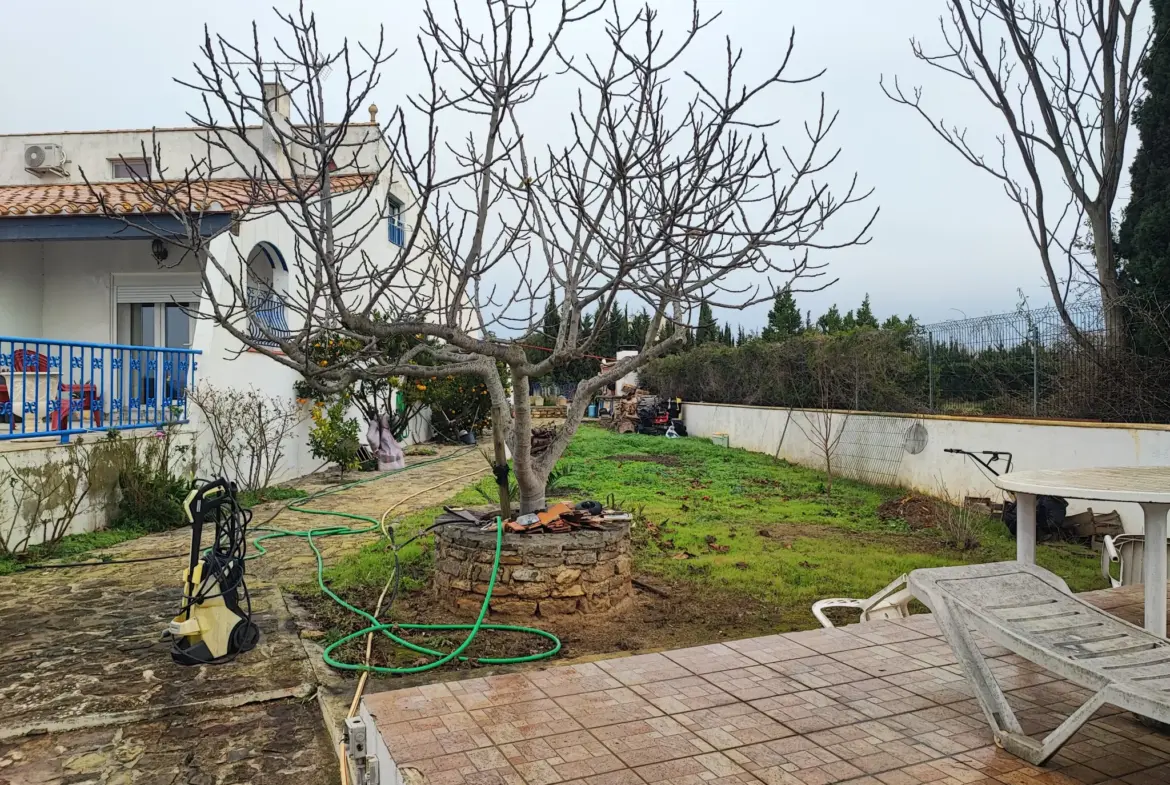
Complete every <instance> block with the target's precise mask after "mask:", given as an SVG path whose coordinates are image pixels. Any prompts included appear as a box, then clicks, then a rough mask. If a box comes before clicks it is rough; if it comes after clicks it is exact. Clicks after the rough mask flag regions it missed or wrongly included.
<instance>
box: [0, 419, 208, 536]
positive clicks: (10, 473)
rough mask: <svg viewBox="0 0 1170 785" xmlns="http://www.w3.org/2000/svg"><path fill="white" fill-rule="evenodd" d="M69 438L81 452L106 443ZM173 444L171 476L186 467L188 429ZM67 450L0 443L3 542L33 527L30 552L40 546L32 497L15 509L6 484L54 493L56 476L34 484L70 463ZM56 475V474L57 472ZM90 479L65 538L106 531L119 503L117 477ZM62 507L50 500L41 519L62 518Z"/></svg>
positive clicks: (136, 434) (47, 444)
mask: <svg viewBox="0 0 1170 785" xmlns="http://www.w3.org/2000/svg"><path fill="white" fill-rule="evenodd" d="M73 438H74V440H77V439H78V438H81V443H80V448H81V449H88V448H87V447H86V446H85V445H86V444H89V445H92V444H93V443H94V442H96V441H97V440H99V439H103V438H105V434H103V433H94V434H87V435H86V436H84V437H77V436H74V437H73ZM121 438H123V439H128V440H130V439H153V438H154V433H153V432H152V431H123V432H122V433H121ZM171 444H172V449H173V452H172V456H173V458H174V461H175V464H174V466H173V468H174V470H175V471H179V472H182V471H185V470H186V467H185V466H183V465H182V461H183V460H184V457H185V456H184V453H183V452H181V451H180V449H179V448H182V449H183V450H185V451H186V455H189V454H190V450H192V449H194V444H195V434H194V433H193V431H191V430H190V429H189V428H183V429H182V430H180V431H179V432H178V433H177V434H176V435H175V436H174V437H173V441H172V443H171ZM69 449H70V448H69V447H67V446H65V445H63V444H61V443H60V441H59V440H57V439H48V438H46V439H29V440H13V441H5V442H0V537H7V536H8V535H9V533H10V529H12V528H18V529H23V528H25V527H31V531H32V537H31V538H30V539H29V541H28V544H29V545H30V546H32V545H39V544H40V543H41V542H42V541H43V536H42V535H43V529H42V527H41V526H39V525H37V524H38V522H37V521H36V520H33V519H32V518H31V517H30V515H29V512H30V510H32V509H34V507H33V506H32V497H31V496H26V497H23V501H24V502H25V505H27V506H26V507H25V508H23V509H17V508H16V506H15V500H16V499H18V498H21V497H20V495H19V494H16V495H15V496H14V494H13V493H12V491H11V489H10V487H9V482H10V481H11V480H12V479H13V478H14V477H15V476H16V475H21V476H23V477H24V478H25V480H24V481H25V482H28V483H29V484H30V485H32V486H33V487H37V488H41V489H42V490H43V489H46V488H53V487H56V486H57V485H58V484H59V482H60V480H59V479H55V478H57V477H59V474H56V473H54V474H49V475H43V476H44V477H45V479H44V480H38V479H37V477H38V476H41V475H42V473H43V472H45V471H46V467H48V466H52V465H54V464H56V465H57V466H58V467H60V465H61V464H63V463H65V462H66V461H67V460H68V451H69ZM55 471H57V472H59V471H60V469H59V468H58V469H57V470H55ZM93 479H94V486H93V487H92V488H91V489H90V492H89V494H88V495H87V497H86V500H85V502H84V503H83V504H82V506H81V507H80V508H79V509H78V513H77V516H76V517H75V518H74V519H73V522H72V524H71V525H70V526H69V529H68V531H67V532H66V533H67V534H81V533H83V532H91V531H97V530H98V529H104V528H105V527H106V525H107V524H108V523H109V513H110V511H111V510H112V509H113V507H114V503H115V501H116V500H117V490H116V488H117V476H116V475H115V474H113V473H110V472H102V471H99V472H98V473H96V474H95V476H94V478H93ZM17 482H20V480H17ZM63 502H64V499H63V497H58V496H57V495H53V496H51V497H50V499H49V502H48V503H47V504H46V505H45V506H44V507H42V509H41V511H40V512H41V518H50V519H52V518H55V517H58V516H60V515H61V514H62V510H63V507H62V503H63ZM18 539H19V537H18Z"/></svg>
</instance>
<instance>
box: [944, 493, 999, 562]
mask: <svg viewBox="0 0 1170 785" xmlns="http://www.w3.org/2000/svg"><path fill="white" fill-rule="evenodd" d="M937 505H938V510H937V512H936V514H935V526H936V527H937V528H938V531H939V533H940V534H941V535H942V538H943V545H946V546H949V547H951V548H955V549H957V550H960V551H969V550H973V549H975V548H978V547H979V542H980V538H982V536H983V532H984V529H985V528H986V525H987V517H986V516H985V515H984V514H983V513H981V512H979V511H978V510H975V509H972V508H970V507H963V506H957V505H955V504H952V503H951V502H950V501H949V500H943V501H939V502H937Z"/></svg>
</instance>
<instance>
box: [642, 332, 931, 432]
mask: <svg viewBox="0 0 1170 785" xmlns="http://www.w3.org/2000/svg"><path fill="white" fill-rule="evenodd" d="M917 355H918V352H917V351H916V349H915V346H914V342H913V341H912V339H911V338H910V337H909V336H908V335H907V334H905V333H902V332H900V331H884V330H860V331H856V332H853V333H849V334H844V335H833V336H808V337H805V336H801V337H794V338H789V339H787V340H785V341H782V342H779V343H769V342H765V341H754V342H752V343H748V344H745V345H743V346H738V347H734V348H733V347H730V346H721V345H705V346H700V347H699V348H697V349H694V350H692V351H689V352H686V353H683V354H678V355H673V356H670V357H665V358H663V359H661V360H657V361H655V362H653V363H651V364H649V365H648V366H647V367H646V368H644V369H643V370H642V371H640V373H639V376H640V379H641V382H642V384H643V386H646V387H648V388H649V389H651V390H654V391H655V392H657V393H659V394H661V395H664V396H667V397H671V398H676V397H677V398H682V399H683V400H687V401H703V402H707V403H736V404H745V405H751V406H806V407H829V408H840V409H862V410H870V411H906V412H913V411H922V410H925V408H926V403H927V401H928V398H929V395H928V386H929V381H928V374H927V366H926V363H925V362H921V361H919V359H918V357H917Z"/></svg>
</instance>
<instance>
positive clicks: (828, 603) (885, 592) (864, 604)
mask: <svg viewBox="0 0 1170 785" xmlns="http://www.w3.org/2000/svg"><path fill="white" fill-rule="evenodd" d="M912 599H914V597H913V596H912V595H911V594H910V590H909V589H907V588H906V576H905V575H899V576H898V578H897V579H896V580H895V581H894V582H893V583H891V584H890V585H889V586H886V588H884V589H882V590H881V591H879V592H878V593H877V594H875V595H873V596H872V597H870V598H869V599H866V600H851V599H849V598H848V597H834V598H832V599H829V600H818V601H817V602H814V603H813V606H812V612H813V616H816V617H817V621H819V622H820V623H821V626H822V627H832V626H833V622H831V621H830V620H829V617H828V616H826V615H825V612H824V611H825V608H853V609H855V610H859V611H861V621H874V620H875V619H905V618H907V617H909V616H910V608H909V605H910V600H912Z"/></svg>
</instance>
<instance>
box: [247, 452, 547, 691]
mask: <svg viewBox="0 0 1170 785" xmlns="http://www.w3.org/2000/svg"><path fill="white" fill-rule="evenodd" d="M466 452H467V451H464V452H458V453H454V454H452V455H448V456H445V457H442V458H436V459H434V460H430V461H423V462H421V463H416V464H413V465H411V466H407V467H405V468H403V469H395V470H393V471H389V472H383V473H382V474H379V475H377V476H375V477H369V478H367V479H363V480H357V481H355V482H351V483H347V484H346V485H341V486H338V487H335V488H329V489H327V490H324V491H320V492H318V493H315V494H313V495H311V496H309V497H307V498H304V499H297V500H295V501H293V502H290V503H289V504H288V505H286V507H285V509H288V510H291V511H293V512H300V513H305V514H307V515H324V516H331V517H335V518H344V519H346V520H353V521H363V522H365V523H368V524H369V526H365V527H359V528H356V529H355V528H350V527H348V526H340V525H339V526H327V527H322V528H319V529H309V530H307V531H292V530H288V529H275V528H267V527H260V528H256V529H254V530H253V531H262V532H266V533H265V534H263V535H261V536H260V537H257V538H256V539H255V540H253V541H252V545H253V547H255V548H256V553H254V554H252V555H251V556H248V557H247V558H248V559H257V558H260V557H261V556H263V555H264V554H266V553H267V552H268V551H267V550H265V549H264V546H263V545H261V543H262V542H264V541H266V540H273V539H278V538H281V537H303V538H305V539H306V540H307V541H308V543H309V547H310V548H312V549H313V554H314V555H315V556H316V558H317V586H318V588H320V589H321V591H322V592H323V593H324V594H325V595H326V596H328V597H329V598H330V599H331V600H333V601H334V602H336V603H337V604H338V605H340V606H341V607H342V608H345V609H346V610H347V611H350V612H351V613H355V614H357V615H358V616H361V617H362V618H364V619H366V620H367V621H369V622H370V626H368V627H365V628H364V629H361V630H358V631H357V632H354V633H350V634H349V635H346V636H345V637H344V638H341V639H340V640H337V641H334V642H333V643H331V644H329V645H328V646H326V647H325V653H324V659H325V663H326V664H328V665H330V666H332V667H334V668H339V669H341V670H350V671H372V672H374V673H384V674H390V675H406V674H409V673H423V672H425V671H429V670H433V669H434V668H439V667H442V666H443V665H446V664H447V663H449V662H451V661H453V660H458V661H459V662H468V661H470V660H471V658H470V657H465V656H463V652H464V651H466V649H467V648H468V647H469V646H470V645H471V643H472V641H474V640H475V637H476V636H477V635H478V634H479V632H480V630H493V631H497V632H520V633H525V634H528V635H536V636H539V637H542V638H545V639H547V640H549V641H550V642H551V643H552V645H551V647H550V648H548V649H546V650H544V651H541V652H537V653H536V654H528V655H525V656H521V657H480V658H477V659H475V660H474V661H475V662H476V663H477V664H482V665H509V664H516V663H521V662H534V661H536V660H543V659H547V658H549V657H553V656H555V655H556V654H557V653H558V652H559V651H560V650H561V641H560V639H558V638H557V637H556V636H555V635H553V634H552V633H550V632H547V631H545V630H540V629H537V628H535V627H522V626H518V625H512V624H484V623H483V620H484V618H485V617H486V616H487V612H488V607H489V603H490V602H491V598H492V591H493V590H494V589H495V585H496V573H497V571H498V570H499V567H500V552H501V551H502V550H503V545H504V527H503V525H502V522H501V521H500V519H499V518H497V519H496V554H495V559H494V560H493V562H492V577H491V580H490V581H489V582H488V589H487V594H486V595H485V596H484V598H483V604H482V605H481V606H480V609H479V616H478V617H476V620H475V623H474V624H398V623H393V622H391V623H385V624H383V623H381V622H379V621H378V619H377V618H376V617H375V616H373V615H372V614H369V613H366V612H365V611H363V610H361V609H360V608H355V607H354V606H353V605H350V604H349V603H348V602H346V601H345V600H343V599H341V597H338V596H337V595H336V594H335V593H334V592H333V590H331V589H330V588H329V587H328V586H326V585H325V575H324V572H325V560H324V557H323V556H322V554H321V550H320V549H319V548H318V547H317V543H316V541H315V539H319V538H322V537H336V536H341V535H347V534H365V533H367V532H371V531H374V530H377V529H378V528H379V526H380V521H377V520H375V519H373V518H371V517H369V516H366V515H358V514H356V513H349V512H338V511H336V510H314V509H311V508H309V507H306V506H305V505H307V504H310V503H311V502H313V501H315V500H317V499H320V498H322V497H324V496H330V495H332V494H335V493H340V492H341V491H346V490H349V489H350V488H354V487H357V486H359V485H365V484H366V483H371V482H375V481H377V480H381V479H383V478H385V477H389V476H391V475H394V474H401V473H402V472H406V471H410V470H411V469H418V468H421V467H423V466H430V465H432V464H436V463H441V462H443V461H449V460H451V459H453V458H457V457H459V456H461V455H464V454H466ZM395 547H397V546H395ZM392 630H415V631H425V632H444V631H455V630H467V631H468V634H467V637H466V638H464V639H463V642H462V643H460V644H459V645H458V646H457V647H455V648H454V649H453V650H451V651H450V652H447V653H446V654H444V653H443V652H441V651H437V650H435V649H430V648H427V647H426V646H420V645H418V644H416V643H411V642H410V641H408V640H405V639H404V638H401V637H399V636H398V635H395V634H394V632H392ZM370 633H381V634H382V635H384V636H385V637H386V638H389V639H390V640H391V641H392V642H393V643H394V644H395V645H397V646H401V647H403V648H405V649H408V650H410V651H413V652H416V653H418V654H422V655H426V656H428V657H434V658H436V659H434V660H432V661H431V662H428V663H425V664H423V665H416V666H414V667H410V668H387V667H382V666H377V665H364V664H355V663H349V662H342V661H340V660H337V659H334V657H333V652H334V651H336V650H337V648H338V647H340V646H343V645H344V644H346V643H348V642H350V641H352V640H354V639H356V638H360V637H361V636H363V635H369V634H370Z"/></svg>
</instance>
